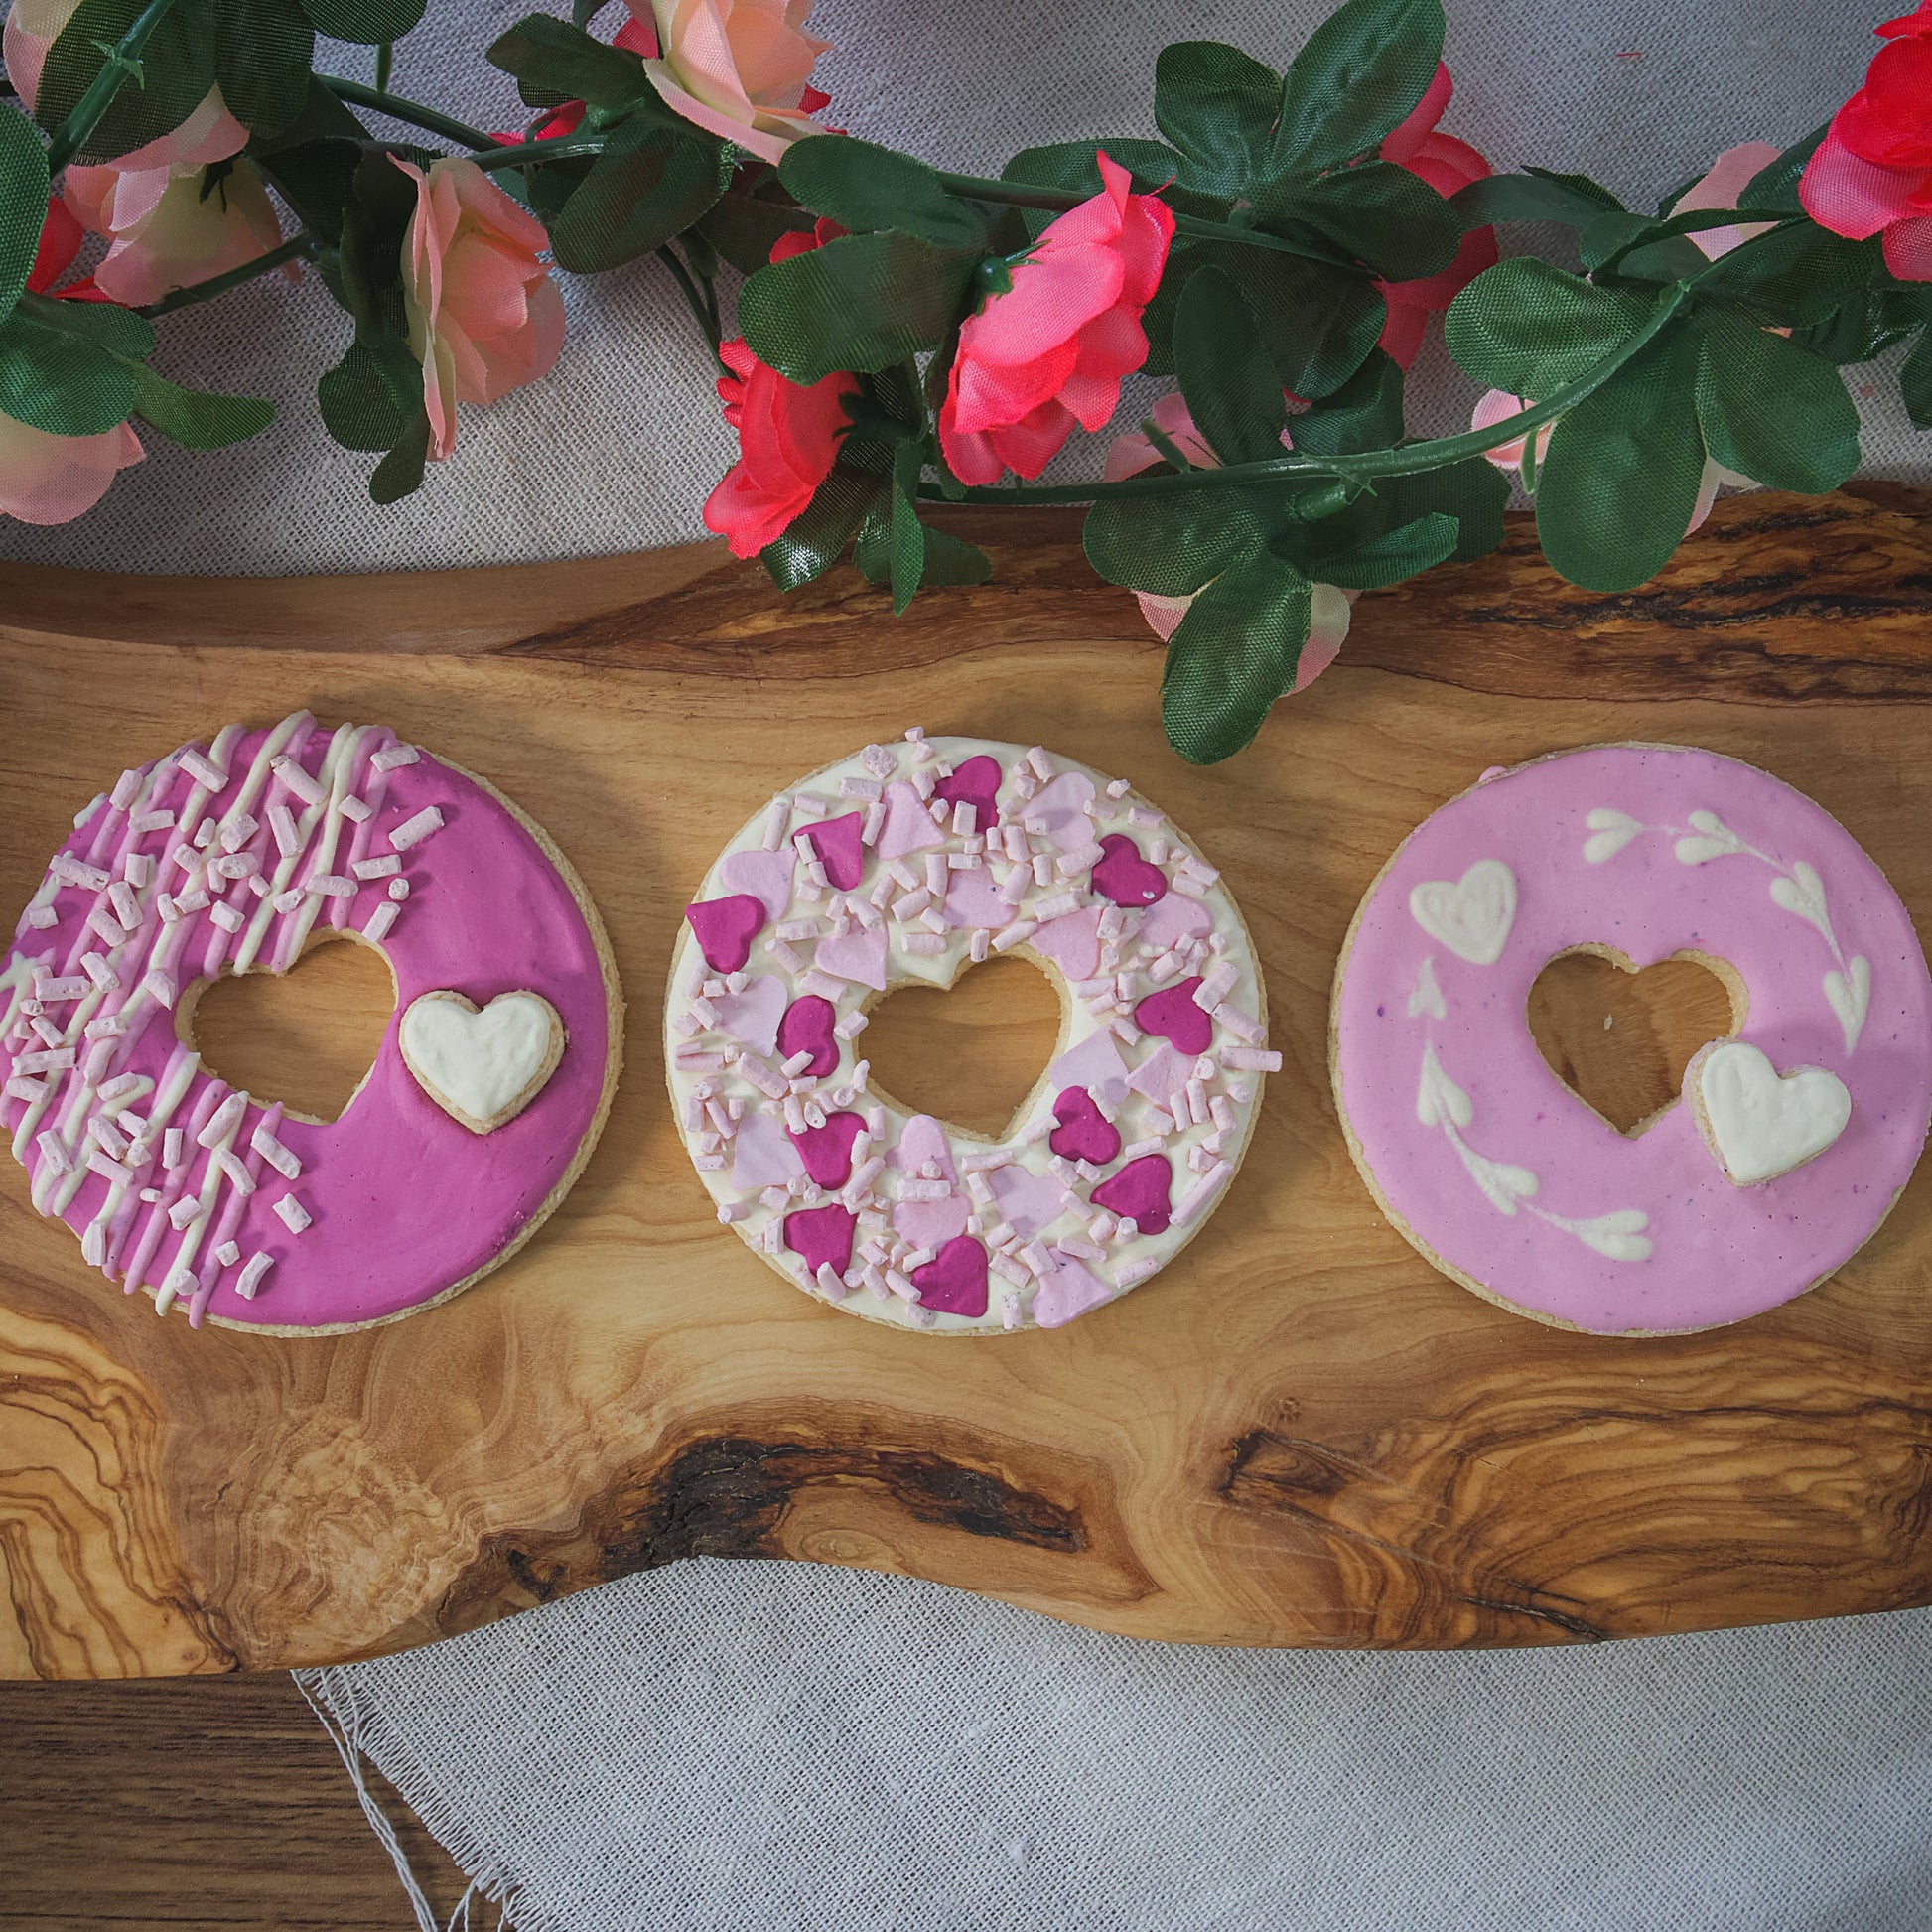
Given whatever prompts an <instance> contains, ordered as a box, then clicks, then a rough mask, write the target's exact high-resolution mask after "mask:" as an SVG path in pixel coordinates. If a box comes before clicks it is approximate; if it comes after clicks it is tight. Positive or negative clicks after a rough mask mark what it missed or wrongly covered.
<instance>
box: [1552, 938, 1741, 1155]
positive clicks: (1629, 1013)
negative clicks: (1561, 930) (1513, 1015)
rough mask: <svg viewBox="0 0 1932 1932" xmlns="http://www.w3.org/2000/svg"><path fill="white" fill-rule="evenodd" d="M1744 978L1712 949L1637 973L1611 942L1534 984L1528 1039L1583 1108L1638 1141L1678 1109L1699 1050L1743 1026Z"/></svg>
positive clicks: (1574, 954)
mask: <svg viewBox="0 0 1932 1932" xmlns="http://www.w3.org/2000/svg"><path fill="white" fill-rule="evenodd" d="M1745 1007H1746V996H1745V992H1744V982H1743V980H1742V978H1741V977H1740V976H1739V974H1738V972H1737V970H1736V968H1735V967H1733V966H1731V965H1730V964H1729V963H1728V962H1727V961H1725V960H1722V959H1715V958H1713V957H1712V956H1711V955H1710V954H1709V953H1698V952H1680V953H1673V954H1672V955H1671V957H1670V958H1669V959H1664V960H1659V961H1658V962H1657V964H1656V965H1654V966H1646V967H1645V968H1643V970H1642V971H1641V972H1639V971H1638V970H1637V969H1636V968H1635V967H1634V966H1632V965H1631V963H1630V961H1629V958H1628V957H1627V956H1626V955H1625V954H1623V953H1620V952H1618V951H1617V950H1616V949H1615V948H1614V947H1612V946H1580V947H1577V948H1576V949H1575V950H1573V951H1570V952H1563V953H1559V954H1558V955H1557V956H1556V958H1554V959H1553V960H1551V961H1550V963H1549V965H1547V966H1546V967H1544V969H1543V970H1542V972H1540V973H1539V974H1538V975H1537V976H1536V984H1535V985H1534V986H1532V987H1531V988H1530V998H1529V1025H1530V1035H1531V1037H1532V1038H1533V1039H1534V1040H1535V1041H1536V1044H1537V1050H1538V1051H1539V1052H1540V1053H1541V1054H1542V1055H1543V1057H1544V1059H1545V1060H1546V1061H1548V1062H1549V1066H1550V1070H1551V1071H1552V1072H1553V1073H1554V1074H1555V1075H1556V1076H1557V1078H1558V1079H1559V1080H1561V1081H1562V1082H1563V1083H1564V1085H1565V1086H1567V1087H1568V1088H1569V1089H1570V1090H1571V1092H1572V1093H1574V1094H1575V1095H1576V1096H1577V1098H1578V1099H1579V1100H1581V1101H1582V1102H1583V1103H1584V1105H1585V1106H1587V1107H1589V1108H1591V1109H1593V1110H1594V1111H1595V1112H1596V1113H1598V1114H1600V1115H1601V1116H1602V1117H1603V1118H1604V1119H1605V1120H1606V1121H1608V1122H1609V1123H1610V1125H1611V1126H1612V1127H1614V1128H1615V1129H1616V1130H1617V1132H1618V1133H1619V1134H1628V1135H1630V1136H1631V1137H1632V1138H1634V1137H1635V1136H1637V1135H1639V1134H1641V1133H1642V1132H1643V1131H1644V1130H1645V1128H1647V1127H1649V1126H1651V1125H1652V1124H1653V1123H1654V1122H1655V1121H1657V1120H1658V1119H1659V1118H1661V1117H1662V1116H1663V1115H1664V1114H1666V1113H1668V1112H1669V1111H1670V1109H1671V1108H1672V1107H1673V1106H1675V1105H1676V1103H1677V1098H1678V1092H1679V1089H1680V1088H1681V1087H1682V1086H1683V1083H1684V1068H1685V1066H1686V1065H1687V1064H1688V1063H1689V1061H1690V1058H1691V1055H1692V1054H1693V1053H1695V1052H1696V1051H1697V1050H1698V1048H1699V1047H1701V1046H1704V1045H1707V1044H1709V1042H1710V1041H1712V1040H1714V1039H1722V1038H1725V1036H1726V1035H1731V1034H1734V1033H1735V1032H1736V1031H1737V1029H1738V1028H1739V1027H1741V1026H1742V1025H1743V1024H1744V1013H1745Z"/></svg>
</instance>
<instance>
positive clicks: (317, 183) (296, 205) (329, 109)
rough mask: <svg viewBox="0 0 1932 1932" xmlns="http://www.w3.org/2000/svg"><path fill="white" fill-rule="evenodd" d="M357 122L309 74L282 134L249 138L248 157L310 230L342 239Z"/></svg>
mask: <svg viewBox="0 0 1932 1932" xmlns="http://www.w3.org/2000/svg"><path fill="white" fill-rule="evenodd" d="M363 139H364V131H363V127H362V123H361V122H360V121H358V120H357V119H356V118H355V116H354V115H353V114H351V113H350V112H349V111H348V109H347V108H346V107H345V106H344V105H343V103H342V102H341V101H340V100H339V99H338V98H337V97H336V95H335V94H333V93H332V92H330V90H329V89H328V88H327V87H325V86H324V85H323V84H322V82H321V81H319V80H317V79H315V78H314V77H313V75H312V76H311V77H310V80H309V83H308V91H307V93H306V94H305V96H304V97H303V103H302V111H301V112H300V113H299V114H298V115H297V116H296V118H295V120H294V121H293V122H291V123H290V125H289V126H288V127H286V128H285V129H284V130H283V131H282V132H281V134H279V135H277V136H274V137H273V138H270V139H257V140H255V141H252V142H250V143H249V146H248V158H249V160H250V161H251V162H253V163H254V165H255V167H256V168H257V169H259V170H260V172H261V173H262V174H263V175H265V176H266V177H267V179H268V181H269V184H270V185H271V186H272V187H273V188H274V189H275V190H276V192H277V193H278V194H280V195H281V197H282V199H283V200H284V201H285V202H287V203H288V205H289V206H290V207H292V208H293V209H294V210H295V212H296V214H297V215H298V216H299V217H300V218H301V222H302V225H303V226H304V227H305V228H307V229H308V230H309V231H310V233H312V234H317V235H320V236H321V237H322V238H323V240H324V241H326V242H329V243H331V244H334V243H336V242H338V241H340V240H341V239H342V232H343V209H344V207H345V205H346V204H347V202H348V200H349V197H350V196H351V195H352V194H353V193H354V188H355V171H356V169H357V168H358V167H360V166H361V163H362V157H363V150H362V148H361V147H360V145H359V143H360V142H361V141H362V140H363Z"/></svg>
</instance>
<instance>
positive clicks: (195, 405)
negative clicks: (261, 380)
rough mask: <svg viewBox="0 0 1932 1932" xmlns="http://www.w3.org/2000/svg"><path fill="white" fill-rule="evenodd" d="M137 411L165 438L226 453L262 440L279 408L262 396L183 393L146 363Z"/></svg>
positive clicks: (139, 375)
mask: <svg viewBox="0 0 1932 1932" xmlns="http://www.w3.org/2000/svg"><path fill="white" fill-rule="evenodd" d="M134 407H135V409H136V411H137V412H138V413H139V414H140V416H141V417H142V419H143V420H144V421H146V422H148V423H151V424H152V425H153V426H154V427H155V428H156V429H158V430H159V431H160V432H161V433H162V435H163V436H167V437H172V438H173V439H174V441H175V442H177V443H179V444H181V445H182V447H183V448H184V449H190V450H220V449H225V448H226V447H227V446H228V445H229V444H230V443H240V442H244V441H246V439H247V438H249V437H251V436H258V435H259V434H260V433H261V432H262V431H263V430H265V429H266V428H267V427H268V425H269V424H270V423H271V422H273V421H274V419H275V405H274V404H273V403H272V402H269V401H267V400H266V399H265V398H263V397H261V396H217V395H212V394H210V393H208V392H207V390H204V389H183V388H180V387H178V386H177V385H176V384H174V383H172V382H170V381H169V380H168V378H167V377H166V376H164V375H157V374H156V373H155V371H154V370H153V369H151V368H148V367H147V366H146V365H145V364H143V365H142V366H141V367H139V368H137V369H136V370H135V372H134Z"/></svg>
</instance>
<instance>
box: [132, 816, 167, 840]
mask: <svg viewBox="0 0 1932 1932" xmlns="http://www.w3.org/2000/svg"><path fill="white" fill-rule="evenodd" d="M174 823H175V815H174V813H173V812H139V813H137V814H136V815H135V816H134V817H133V818H131V819H129V820H128V829H129V830H130V831H131V832H134V833H135V834H137V835H138V836H141V837H145V836H146V835H147V834H148V833H150V832H167V831H172V830H173V828H174Z"/></svg>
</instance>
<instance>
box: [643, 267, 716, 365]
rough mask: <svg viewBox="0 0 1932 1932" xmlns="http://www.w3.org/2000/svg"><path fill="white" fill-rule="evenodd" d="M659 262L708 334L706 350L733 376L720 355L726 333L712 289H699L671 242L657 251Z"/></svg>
mask: <svg viewBox="0 0 1932 1932" xmlns="http://www.w3.org/2000/svg"><path fill="white" fill-rule="evenodd" d="M657 259H658V260H659V261H661V262H662V263H663V264H664V266H665V267H666V268H668V269H669V270H670V271H671V279H672V280H673V281H675V282H676V283H677V287H678V293H679V294H680V295H681V296H683V297H684V306H685V307H686V308H687V309H689V310H690V311H691V313H692V315H693V316H694V317H695V318H696V319H697V324H698V327H699V329H700V330H701V331H702V332H703V334H704V340H705V346H706V348H708V349H709V350H710V351H711V359H712V360H713V361H714V362H716V363H717V364H718V367H719V368H720V369H721V370H724V372H725V373H726V374H729V373H730V371H729V370H728V369H725V360H724V357H723V356H722V355H720V354H719V353H718V344H719V341H720V339H721V336H722V333H723V332H722V330H721V329H720V327H719V322H718V303H717V298H716V297H715V296H713V295H711V293H710V291H709V289H708V288H707V289H705V290H702V291H701V290H700V289H699V287H698V284H697V281H696V280H695V279H694V278H693V276H692V274H691V271H690V270H689V269H688V268H686V267H685V265H684V263H683V262H682V261H680V260H679V259H678V255H677V250H676V249H674V248H673V247H672V246H671V244H670V243H669V242H668V241H667V242H666V243H665V244H664V245H663V247H661V248H659V249H658V250H657Z"/></svg>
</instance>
